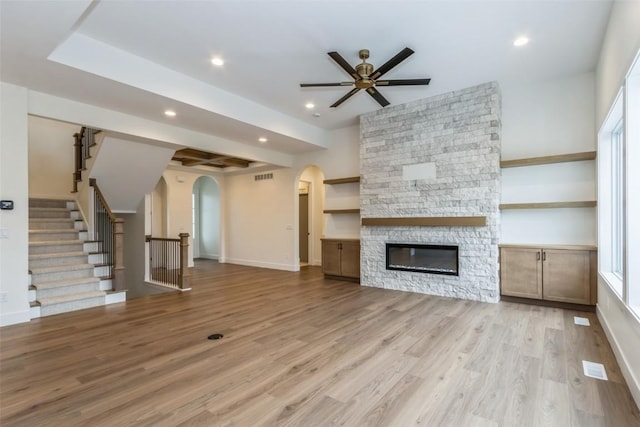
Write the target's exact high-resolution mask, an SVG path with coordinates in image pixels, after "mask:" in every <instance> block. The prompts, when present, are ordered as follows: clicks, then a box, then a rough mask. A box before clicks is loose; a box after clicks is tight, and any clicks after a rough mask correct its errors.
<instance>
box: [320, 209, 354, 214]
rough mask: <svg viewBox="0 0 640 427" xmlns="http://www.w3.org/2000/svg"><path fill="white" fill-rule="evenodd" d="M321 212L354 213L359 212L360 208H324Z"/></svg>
mask: <svg viewBox="0 0 640 427" xmlns="http://www.w3.org/2000/svg"><path fill="white" fill-rule="evenodd" d="M322 212H323V213H326V214H355V213H360V209H325V210H323V211H322Z"/></svg>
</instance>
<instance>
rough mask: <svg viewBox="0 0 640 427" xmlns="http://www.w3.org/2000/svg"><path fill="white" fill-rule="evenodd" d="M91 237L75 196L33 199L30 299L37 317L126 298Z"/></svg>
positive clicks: (30, 241)
mask: <svg viewBox="0 0 640 427" xmlns="http://www.w3.org/2000/svg"><path fill="white" fill-rule="evenodd" d="M99 248H100V242H95V241H88V240H87V232H86V231H85V223H84V221H83V220H82V218H81V216H80V212H79V211H78V210H76V204H75V202H73V201H64V200H49V199H30V200H29V273H30V288H29V301H30V303H31V318H37V317H43V316H50V315H53V314H59V313H65V312H68V311H74V310H80V309H84V308H89V307H96V306H100V305H105V304H111V303H115V302H122V301H124V300H125V295H126V292H124V291H123V292H113V291H111V289H112V283H111V279H110V278H109V277H102V276H104V275H105V274H108V273H107V272H108V271H109V269H108V268H106V266H105V265H104V264H102V262H103V259H104V257H103V255H102V253H100V251H99Z"/></svg>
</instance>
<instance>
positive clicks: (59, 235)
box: [29, 228, 81, 242]
mask: <svg viewBox="0 0 640 427" xmlns="http://www.w3.org/2000/svg"><path fill="white" fill-rule="evenodd" d="M78 232H81V231H79V230H75V229H73V228H68V229H64V228H63V229H49V230H29V240H33V241H37V242H43V241H50V240H71V238H72V237H77V236H78Z"/></svg>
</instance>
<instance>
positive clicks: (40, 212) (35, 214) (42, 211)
mask: <svg viewBox="0 0 640 427" xmlns="http://www.w3.org/2000/svg"><path fill="white" fill-rule="evenodd" d="M71 212H72V211H71V210H69V209H67V208H29V218H70V216H71Z"/></svg>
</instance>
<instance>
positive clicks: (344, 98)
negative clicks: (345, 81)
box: [331, 87, 360, 108]
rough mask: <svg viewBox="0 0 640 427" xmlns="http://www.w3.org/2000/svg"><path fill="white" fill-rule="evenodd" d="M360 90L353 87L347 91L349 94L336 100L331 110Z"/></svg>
mask: <svg viewBox="0 0 640 427" xmlns="http://www.w3.org/2000/svg"><path fill="white" fill-rule="evenodd" d="M359 90H360V89H358V88H357V87H354V88H353V89H351V90H350V91H349V93H347V94H346V95H345V96H343V97H342V98H340V99H338V100H337V101H336V102H334V103H333V105H332V106H331V108H335V107H337V106H338V105H340V104H342V103H343V102H344V101H346V100H347V99H349V98H351V97H352V96H353V95H355V94H356V92H358V91H359Z"/></svg>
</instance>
